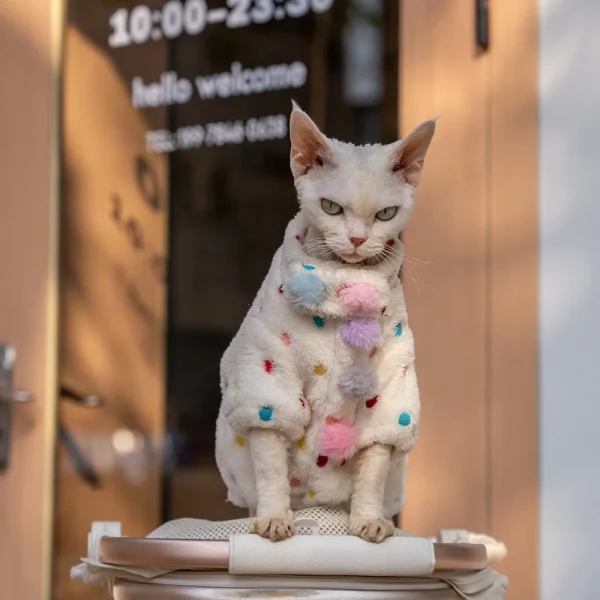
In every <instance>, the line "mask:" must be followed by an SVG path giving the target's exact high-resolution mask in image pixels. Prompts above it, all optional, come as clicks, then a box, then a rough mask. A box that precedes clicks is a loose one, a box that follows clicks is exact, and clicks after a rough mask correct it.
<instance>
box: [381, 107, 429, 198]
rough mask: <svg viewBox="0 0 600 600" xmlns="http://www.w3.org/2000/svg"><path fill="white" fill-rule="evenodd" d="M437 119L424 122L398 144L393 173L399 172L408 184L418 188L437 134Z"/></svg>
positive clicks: (394, 155) (395, 150)
mask: <svg viewBox="0 0 600 600" xmlns="http://www.w3.org/2000/svg"><path fill="white" fill-rule="evenodd" d="M437 119H438V118H437V117H435V118H434V119H429V120H428V121H424V122H423V123H421V124H420V125H419V126H418V127H416V128H415V129H413V130H412V131H411V132H410V133H409V134H408V135H407V136H406V137H405V138H404V139H403V140H400V141H399V142H398V143H397V146H396V148H395V149H394V153H393V159H392V161H393V162H392V171H394V172H398V173H399V174H400V175H402V177H404V179H405V180H406V181H407V183H410V184H411V185H413V186H415V187H417V185H419V183H420V181H421V178H422V177H423V164H424V162H425V155H426V154H427V150H428V149H429V144H430V143H431V140H432V138H433V134H434V133H435V122H436V121H437Z"/></svg>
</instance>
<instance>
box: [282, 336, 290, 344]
mask: <svg viewBox="0 0 600 600" xmlns="http://www.w3.org/2000/svg"><path fill="white" fill-rule="evenodd" d="M281 342H282V343H283V345H284V346H289V345H290V336H289V335H288V334H287V333H282V334H281Z"/></svg>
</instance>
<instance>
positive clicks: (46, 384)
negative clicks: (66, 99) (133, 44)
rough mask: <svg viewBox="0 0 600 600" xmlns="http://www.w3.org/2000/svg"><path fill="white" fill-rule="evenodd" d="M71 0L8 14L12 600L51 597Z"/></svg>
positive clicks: (5, 202) (2, 167)
mask: <svg viewBox="0 0 600 600" xmlns="http://www.w3.org/2000/svg"><path fill="white" fill-rule="evenodd" d="M62 8H63V2H62V0H20V1H19V2H16V1H12V2H11V1H9V2H8V3H5V4H4V5H3V6H2V8H1V9H0V13H1V17H2V18H0V75H1V76H2V80H3V81H5V82H7V84H8V85H6V86H4V87H3V101H4V107H5V109H4V110H3V111H2V114H1V115H0V130H2V132H3V140H2V142H3V144H2V145H0V179H1V180H2V182H3V196H2V199H1V200H0V276H1V277H2V284H3V285H2V287H3V290H10V294H9V295H8V294H7V296H6V297H5V298H4V300H3V299H2V298H0V338H2V341H3V342H7V343H11V344H14V346H15V347H16V350H17V362H16V371H15V382H14V383H15V387H18V388H23V389H27V390H28V391H30V392H31V393H32V394H33V402H32V403H31V405H28V406H25V405H24V406H16V407H14V410H13V423H12V448H11V456H10V461H11V465H10V466H9V468H8V470H7V471H6V472H5V473H4V474H2V475H0V515H1V516H0V519H4V520H5V521H4V524H3V525H4V526H3V528H2V529H3V532H2V533H3V534H2V536H0V580H1V581H2V592H3V595H6V597H7V598H24V599H25V600H43V599H46V598H49V595H50V589H51V586H50V584H51V581H50V580H51V564H52V556H51V554H52V517H53V488H54V456H55V430H56V427H55V416H56V390H57V370H56V367H57V316H58V310H57V309H58V204H59V168H60V167H59V117H58V115H59V96H60V70H61V39H62V22H63V17H62Z"/></svg>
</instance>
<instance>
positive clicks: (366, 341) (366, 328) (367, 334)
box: [340, 317, 381, 350]
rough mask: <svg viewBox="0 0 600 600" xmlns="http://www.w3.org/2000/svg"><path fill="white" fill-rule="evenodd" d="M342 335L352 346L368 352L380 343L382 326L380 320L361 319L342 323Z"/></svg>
mask: <svg viewBox="0 0 600 600" xmlns="http://www.w3.org/2000/svg"><path fill="white" fill-rule="evenodd" d="M340 333H341V334H342V338H343V339H344V341H345V342H346V343H347V344H350V346H354V347H355V348H362V349H364V350H368V349H369V348H372V347H373V346H374V345H375V344H376V343H377V342H378V341H379V336H380V335H381V325H380V324H379V320H378V319H375V318H372V317H359V318H357V319H350V320H349V321H346V322H345V323H342V325H341V327H340Z"/></svg>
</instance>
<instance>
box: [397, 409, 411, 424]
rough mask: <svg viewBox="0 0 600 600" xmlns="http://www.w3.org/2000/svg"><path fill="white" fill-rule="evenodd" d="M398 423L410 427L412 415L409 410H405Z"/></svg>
mask: <svg viewBox="0 0 600 600" xmlns="http://www.w3.org/2000/svg"><path fill="white" fill-rule="evenodd" d="M398 424H399V425H401V426H402V427H408V426H409V425H410V415H409V414H408V413H407V412H403V413H402V414H401V415H400V418H399V419H398Z"/></svg>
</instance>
